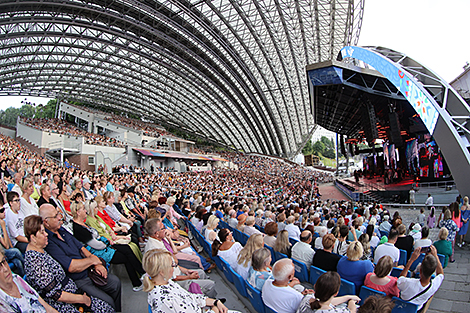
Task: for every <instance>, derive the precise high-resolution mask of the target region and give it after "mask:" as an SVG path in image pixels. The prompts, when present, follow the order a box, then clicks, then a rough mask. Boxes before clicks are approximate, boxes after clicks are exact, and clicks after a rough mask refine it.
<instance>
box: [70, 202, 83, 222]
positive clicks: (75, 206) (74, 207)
mask: <svg viewBox="0 0 470 313" xmlns="http://www.w3.org/2000/svg"><path fill="white" fill-rule="evenodd" d="M84 206H85V205H84V204H83V203H81V202H77V201H72V203H71V204H70V212H72V216H73V218H76V217H77V216H78V214H77V211H78V210H80V209H81V208H83V207H84Z"/></svg>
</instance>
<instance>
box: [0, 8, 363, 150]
mask: <svg viewBox="0 0 470 313" xmlns="http://www.w3.org/2000/svg"><path fill="white" fill-rule="evenodd" d="M363 9H364V0H213V1H210V0H186V1H185V0H168V1H164V0H143V1H138V0H93V1H80V0H39V1H32V0H4V1H1V2H0V95H34V96H47V97H59V98H62V99H69V100H78V101H85V102H92V103H94V104H97V105H99V106H103V107H113V108H118V109H120V110H122V111H124V112H132V113H135V114H138V115H140V116H142V117H146V118H149V119H151V120H155V121H158V122H160V123H162V124H164V125H170V126H172V127H177V128H181V129H183V130H185V131H187V132H189V133H192V134H195V135H197V136H201V137H203V138H207V139H210V140H214V141H217V142H219V143H221V144H225V145H227V146H231V147H234V148H237V149H242V150H244V151H246V152H260V153H264V154H271V155H280V156H284V157H291V156H292V155H293V154H295V153H296V152H297V151H298V150H299V149H300V148H301V146H302V144H303V143H304V142H305V140H306V139H308V137H309V132H310V131H311V130H312V129H313V127H314V121H313V116H312V113H311V111H310V103H309V96H308V87H307V79H306V77H305V66H306V65H307V64H310V63H315V62H320V61H325V60H330V59H334V58H335V57H336V55H337V54H338V52H339V50H340V49H341V48H342V47H343V46H345V45H354V44H356V43H357V39H358V36H359V32H360V28H361V24H362V14H363Z"/></svg>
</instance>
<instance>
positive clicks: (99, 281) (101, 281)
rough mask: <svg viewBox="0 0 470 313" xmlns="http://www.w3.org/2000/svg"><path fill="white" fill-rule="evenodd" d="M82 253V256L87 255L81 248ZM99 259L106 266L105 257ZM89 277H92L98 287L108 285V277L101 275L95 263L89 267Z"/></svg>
mask: <svg viewBox="0 0 470 313" xmlns="http://www.w3.org/2000/svg"><path fill="white" fill-rule="evenodd" d="M80 254H81V255H82V257H85V256H84V254H83V252H82V251H81V250H80ZM99 259H100V261H101V264H102V265H103V266H104V268H106V261H105V260H104V259H103V258H99ZM88 277H89V278H90V279H91V281H92V282H93V284H95V285H96V286H98V287H103V286H106V284H107V283H108V277H103V276H101V275H100V273H98V272H97V271H96V269H95V266H94V265H92V266H90V267H89V268H88Z"/></svg>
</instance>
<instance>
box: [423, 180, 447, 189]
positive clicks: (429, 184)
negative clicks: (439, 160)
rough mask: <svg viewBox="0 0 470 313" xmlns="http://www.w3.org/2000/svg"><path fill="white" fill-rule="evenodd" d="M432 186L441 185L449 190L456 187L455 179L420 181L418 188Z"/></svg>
mask: <svg viewBox="0 0 470 313" xmlns="http://www.w3.org/2000/svg"><path fill="white" fill-rule="evenodd" d="M431 187H438V188H439V187H441V188H446V189H448V190H450V189H453V188H455V187H456V186H455V181H453V180H448V181H436V182H429V183H418V188H431Z"/></svg>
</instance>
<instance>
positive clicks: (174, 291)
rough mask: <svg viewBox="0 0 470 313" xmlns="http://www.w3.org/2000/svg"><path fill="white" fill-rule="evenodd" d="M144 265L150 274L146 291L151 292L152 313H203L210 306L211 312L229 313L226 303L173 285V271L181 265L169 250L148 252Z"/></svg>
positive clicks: (145, 279)
mask: <svg viewBox="0 0 470 313" xmlns="http://www.w3.org/2000/svg"><path fill="white" fill-rule="evenodd" d="M142 266H143V268H144V270H145V271H146V272H147V275H145V276H144V291H146V292H148V293H149V294H148V304H149V305H150V308H151V309H152V312H154V313H156V312H165V313H200V312H201V309H202V308H203V307H206V306H208V307H211V309H210V310H209V311H208V313H219V312H221V313H226V312H227V311H228V310H227V308H226V307H225V305H224V304H223V303H222V301H220V300H216V299H211V298H208V297H206V296H204V295H202V294H193V293H190V292H188V291H186V290H185V289H183V287H181V286H180V285H178V284H177V283H175V282H173V280H171V278H172V277H173V270H174V268H175V267H176V266H178V264H176V262H174V260H173V258H172V257H171V254H170V253H169V252H168V251H165V250H160V249H154V250H149V251H147V252H146V253H145V255H144V259H143V262H142Z"/></svg>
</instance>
